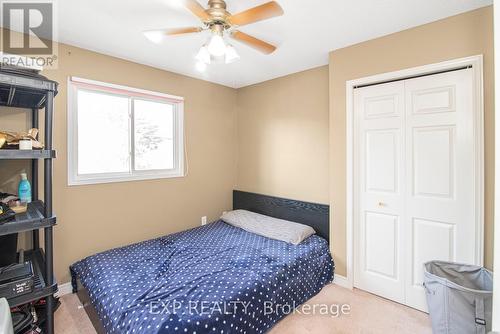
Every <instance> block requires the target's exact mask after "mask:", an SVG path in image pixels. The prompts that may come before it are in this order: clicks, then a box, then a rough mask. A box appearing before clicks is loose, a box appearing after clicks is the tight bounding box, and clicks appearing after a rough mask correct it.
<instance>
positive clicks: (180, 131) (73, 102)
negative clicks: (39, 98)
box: [67, 77, 185, 186]
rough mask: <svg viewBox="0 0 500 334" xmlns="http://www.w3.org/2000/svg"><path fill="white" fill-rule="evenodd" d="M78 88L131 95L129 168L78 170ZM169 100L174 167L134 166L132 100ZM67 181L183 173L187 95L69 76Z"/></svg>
mask: <svg viewBox="0 0 500 334" xmlns="http://www.w3.org/2000/svg"><path fill="white" fill-rule="evenodd" d="M78 90H86V91H94V92H99V93H102V94H111V95H115V96H123V97H127V98H129V113H130V118H129V120H130V125H129V130H130V132H131V134H130V141H129V148H130V157H131V159H130V172H126V173H102V174H101V173H99V174H78V101H77V97H78ZM133 99H135V100H145V101H154V102H164V103H169V104H171V105H172V106H173V107H174V168H173V169H165V170H147V171H138V170H135V164H134V152H135V148H134V145H135V140H134V128H133V121H132V120H133V116H134V114H133V113H134V110H133V108H134V107H133V106H134V104H133V103H130V102H132V100H133ZM67 108H68V109H67V110H68V185H69V186H76V185H87V184H100V183H113V182H128V181H140V180H152V179H165V178H176V177H183V176H184V175H185V174H184V98H183V97H180V96H174V95H168V94H163V93H158V92H153V91H148V90H144V89H139V88H132V87H127V86H121V85H115V84H109V83H105V82H100V81H94V80H88V79H82V78H78V77H69V78H68V106H67Z"/></svg>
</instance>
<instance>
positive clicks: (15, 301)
mask: <svg viewBox="0 0 500 334" xmlns="http://www.w3.org/2000/svg"><path fill="white" fill-rule="evenodd" d="M24 260H25V261H31V263H32V264H33V272H34V275H35V284H34V288H33V291H32V292H31V293H27V294H24V295H20V296H17V297H15V298H9V299H8V301H9V305H10V306H11V307H14V306H19V305H22V304H27V303H30V302H33V301H37V300H39V299H42V298H45V297H48V296H50V295H53V294H54V293H56V292H57V283H55V284H53V285H47V283H46V279H45V275H44V268H45V254H44V252H43V250H42V249H35V250H31V251H26V252H25V253H24Z"/></svg>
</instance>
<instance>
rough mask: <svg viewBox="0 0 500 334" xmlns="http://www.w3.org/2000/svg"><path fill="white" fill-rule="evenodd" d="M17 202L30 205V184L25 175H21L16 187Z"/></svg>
mask: <svg viewBox="0 0 500 334" xmlns="http://www.w3.org/2000/svg"><path fill="white" fill-rule="evenodd" d="M18 195H19V200H21V202H24V203H31V184H30V181H28V176H27V175H26V173H21V181H19V187H18Z"/></svg>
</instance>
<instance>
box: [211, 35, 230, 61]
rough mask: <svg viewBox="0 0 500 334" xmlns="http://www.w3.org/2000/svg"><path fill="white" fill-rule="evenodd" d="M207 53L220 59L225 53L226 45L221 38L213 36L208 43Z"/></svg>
mask: <svg viewBox="0 0 500 334" xmlns="http://www.w3.org/2000/svg"><path fill="white" fill-rule="evenodd" d="M208 52H210V54H211V55H212V56H214V57H222V56H223V55H224V54H225V53H226V43H225V42H224V39H223V38H222V36H220V35H218V34H214V35H213V36H212V38H211V39H210V43H208Z"/></svg>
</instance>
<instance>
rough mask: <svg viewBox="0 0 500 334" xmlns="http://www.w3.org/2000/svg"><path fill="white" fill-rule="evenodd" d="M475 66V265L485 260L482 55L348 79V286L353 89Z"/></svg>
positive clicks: (351, 277) (351, 249)
mask: <svg viewBox="0 0 500 334" xmlns="http://www.w3.org/2000/svg"><path fill="white" fill-rule="evenodd" d="M466 66H472V70H473V76H474V106H475V107H474V114H475V118H474V119H475V124H474V138H475V145H474V147H475V150H474V151H475V152H474V153H475V156H476V165H475V168H476V180H475V196H474V197H475V198H476V202H475V209H474V210H475V212H476V215H475V216H476V231H477V233H476V245H477V249H476V264H478V265H481V266H482V265H483V260H484V96H483V56H482V55H477V56H471V57H466V58H460V59H455V60H450V61H445V62H441V63H436V64H430V65H424V66H419V67H414V68H409V69H404V70H401V71H395V72H389V73H383V74H377V75H373V76H369V77H365V78H360V79H355V80H350V81H347V82H346V158H347V161H346V174H347V175H346V247H347V249H346V255H347V256H346V257H347V258H346V263H347V284H346V286H347V287H348V288H351V289H352V288H353V287H354V231H353V227H354V203H355V200H356V199H355V198H354V186H353V184H354V182H353V180H354V170H353V168H354V161H353V157H354V89H355V87H357V86H363V85H373V84H378V83H383V82H387V81H394V80H402V79H407V78H412V77H415V76H421V75H430V74H435V73H439V72H443V71H449V70H454V69H458V68H462V67H466Z"/></svg>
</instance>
